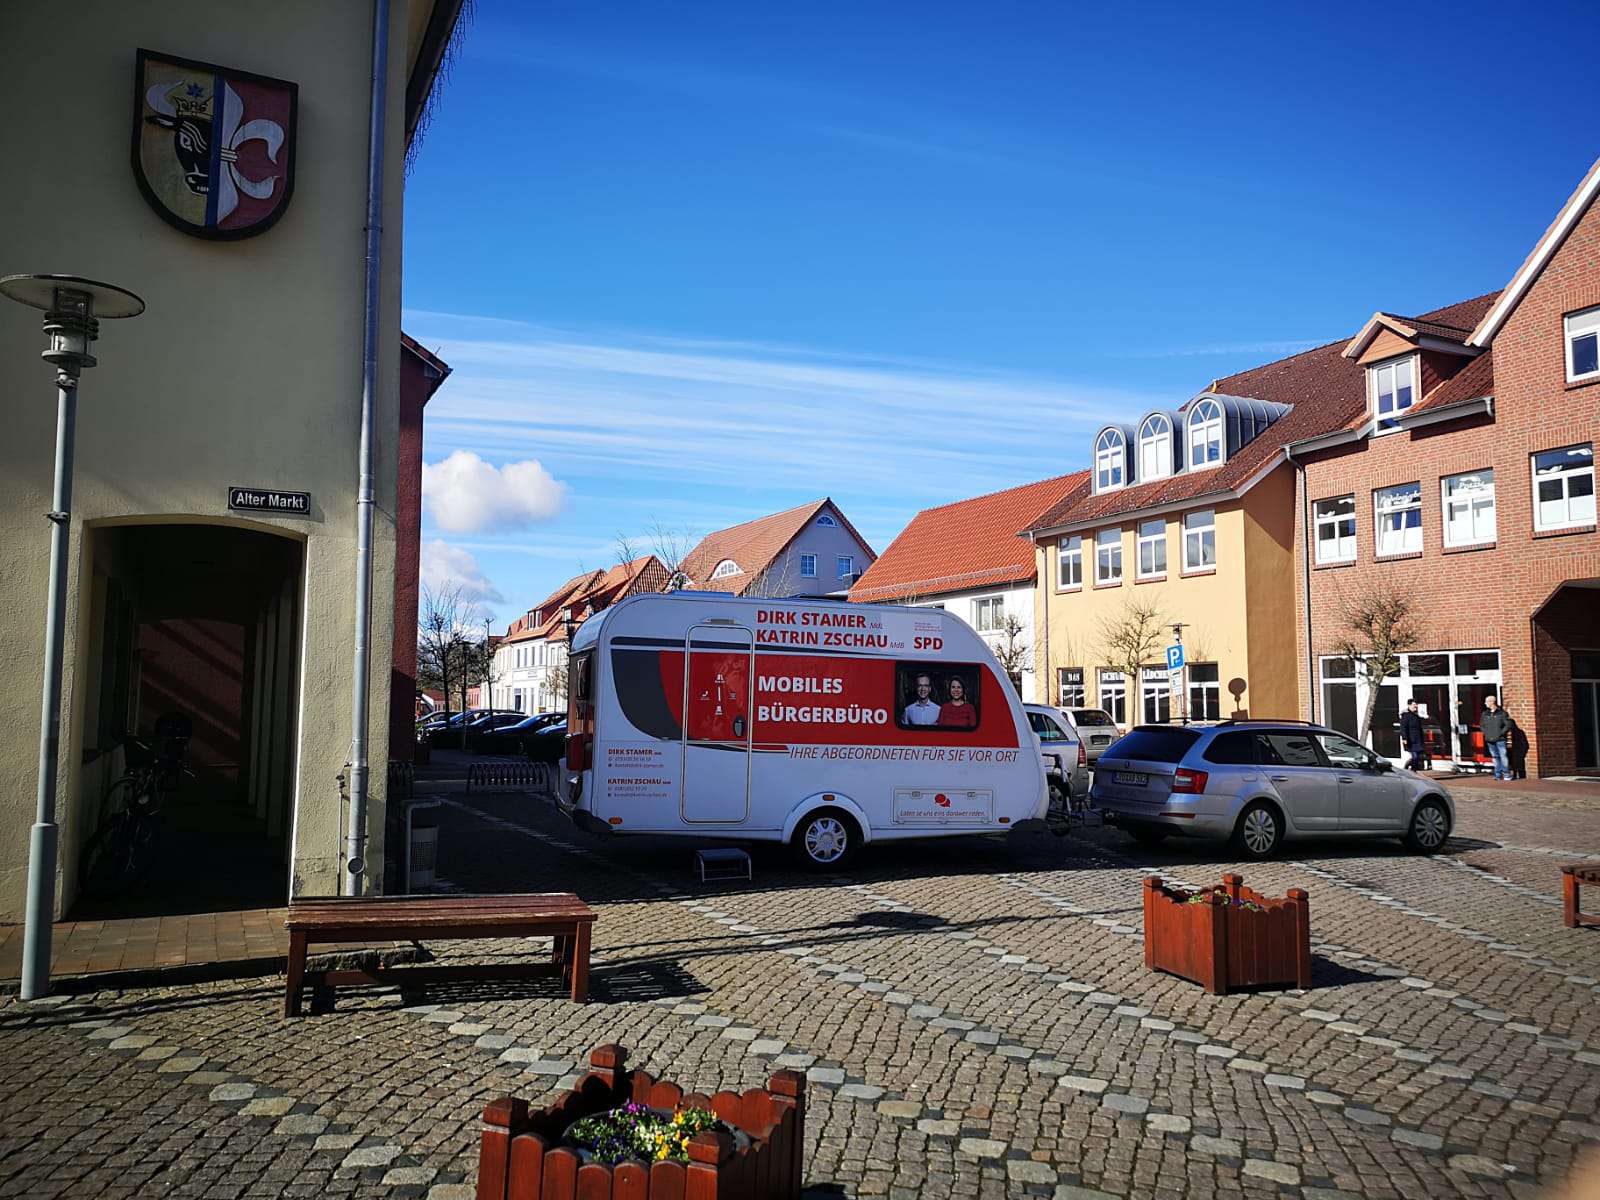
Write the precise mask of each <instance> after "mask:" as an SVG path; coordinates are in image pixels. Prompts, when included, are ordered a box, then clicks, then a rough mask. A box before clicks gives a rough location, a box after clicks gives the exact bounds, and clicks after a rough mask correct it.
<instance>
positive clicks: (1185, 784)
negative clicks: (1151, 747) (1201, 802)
mask: <svg viewBox="0 0 1600 1200" xmlns="http://www.w3.org/2000/svg"><path fill="white" fill-rule="evenodd" d="M1209 778H1210V776H1209V775H1208V774H1207V773H1206V772H1204V771H1191V770H1190V769H1189V768H1188V767H1179V768H1178V769H1177V770H1176V771H1174V772H1173V773H1172V790H1173V791H1174V792H1179V793H1182V794H1185V795H1190V796H1198V795H1199V794H1200V793H1201V792H1203V791H1205V790H1206V780H1207V779H1209Z"/></svg>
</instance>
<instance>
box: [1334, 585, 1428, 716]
mask: <svg viewBox="0 0 1600 1200" xmlns="http://www.w3.org/2000/svg"><path fill="white" fill-rule="evenodd" d="M1420 640H1421V633H1420V632H1419V630H1418V628H1417V608H1416V605H1415V603H1413V602H1412V599H1411V597H1410V596H1408V595H1406V594H1405V593H1404V592H1402V591H1400V590H1399V589H1397V588H1394V587H1391V586H1387V585H1384V584H1378V583H1373V584H1368V585H1366V586H1363V587H1361V588H1360V589H1359V590H1357V591H1356V592H1355V593H1354V594H1353V595H1350V596H1347V597H1346V598H1345V602H1344V607H1343V610H1342V611H1341V612H1340V614H1339V634H1338V640H1336V641H1335V642H1334V650H1335V651H1336V652H1337V653H1338V654H1340V655H1341V656H1342V657H1344V658H1348V659H1349V660H1350V661H1351V663H1352V664H1354V665H1355V666H1356V667H1357V668H1358V669H1359V670H1361V671H1362V672H1364V673H1365V675H1366V679H1367V706H1366V710H1365V711H1364V712H1363V713H1362V714H1361V738H1360V740H1361V741H1363V742H1365V741H1366V740H1367V734H1368V732H1369V731H1370V730H1371V728H1372V715H1373V713H1375V712H1376V711H1377V709H1378V691H1379V689H1380V688H1382V686H1383V681H1384V680H1385V679H1388V678H1389V677H1390V676H1391V675H1398V674H1399V673H1400V656H1401V655H1402V654H1404V653H1405V652H1406V651H1407V650H1410V649H1412V648H1413V647H1415V646H1416V645H1417V643H1418V642H1419V641H1420Z"/></svg>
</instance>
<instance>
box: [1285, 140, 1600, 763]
mask: <svg viewBox="0 0 1600 1200" xmlns="http://www.w3.org/2000/svg"><path fill="white" fill-rule="evenodd" d="M1597 193H1600V162H1597V163H1596V164H1595V166H1594V167H1593V168H1591V170H1590V171H1589V173H1588V175H1587V176H1586V177H1585V178H1584V180H1583V182H1582V183H1581V184H1580V185H1579V187H1578V189H1577V190H1576V191H1575V192H1574V193H1573V195H1572V197H1571V198H1570V199H1569V200H1568V201H1567V203H1566V205H1564V206H1563V208H1562V209H1561V212H1560V213H1559V214H1558V216H1557V218H1556V220H1555V221H1554V222H1553V223H1552V224H1551V226H1550V227H1549V229H1547V230H1546V231H1545V233H1544V235H1543V236H1542V237H1541V238H1540V239H1539V241H1538V243H1537V244H1536V245H1535V247H1534V249H1533V252H1532V253H1531V254H1530V255H1529V256H1528V258H1527V260H1526V261H1525V262H1524V263H1523V265H1522V266H1521V268H1519V269H1518V271H1517V272H1516V274H1515V275H1514V276H1513V278H1512V280H1511V282H1510V283H1509V284H1508V285H1507V286H1506V288H1505V289H1504V291H1502V292H1499V293H1495V294H1492V295H1489V296H1484V297H1479V298H1478V299H1477V300H1473V301H1467V302H1465V303H1462V304H1458V305H1455V306H1453V307H1452V308H1450V309H1444V310H1440V311H1438V312H1435V313H1430V314H1429V317H1428V319H1426V320H1422V319H1416V318H1407V317H1403V316H1398V315H1395V314H1390V313H1377V314H1375V315H1374V316H1373V318H1372V320H1371V321H1369V322H1368V324H1367V326H1366V327H1365V328H1364V329H1363V330H1362V331H1361V333H1360V334H1358V335H1357V336H1356V338H1355V339H1354V340H1353V341H1351V342H1350V344H1349V345H1348V346H1347V347H1346V348H1345V351H1344V353H1345V357H1346V358H1348V359H1349V360H1351V361H1352V362H1353V363H1354V364H1356V365H1358V366H1359V367H1360V368H1361V369H1362V370H1363V371H1364V372H1365V376H1366V381H1367V387H1366V392H1367V396H1366V404H1365V407H1364V408H1363V409H1362V410H1361V411H1360V412H1358V413H1356V414H1354V415H1353V416H1352V419H1351V421H1350V422H1349V424H1348V425H1347V426H1346V427H1345V428H1344V429H1342V430H1339V431H1336V432H1334V433H1331V434H1325V435H1323V436H1320V437H1315V438H1310V439H1305V440H1302V441H1298V442H1295V443H1292V444H1291V445H1290V446H1289V454H1290V457H1291V459H1292V460H1293V461H1294V462H1296V463H1298V464H1299V465H1300V466H1301V474H1300V478H1299V480H1298V486H1297V495H1296V502H1297V510H1298V515H1299V519H1300V525H1301V529H1300V537H1299V540H1298V546H1297V562H1296V567H1297V569H1296V572H1295V576H1296V578H1295V588H1296V594H1295V599H1296V605H1297V610H1298V612H1299V615H1300V621H1301V641H1302V650H1303V653H1304V654H1305V668H1306V669H1305V670H1304V671H1302V673H1301V680H1302V689H1301V694H1302V701H1303V702H1304V703H1305V704H1306V705H1307V708H1308V711H1310V712H1311V713H1312V714H1313V715H1314V717H1315V718H1316V719H1317V720H1320V721H1325V722H1327V723H1329V724H1331V725H1333V726H1335V727H1337V728H1342V729H1345V730H1347V731H1349V732H1352V733H1354V732H1356V729H1357V726H1358V724H1359V721H1360V719H1361V715H1362V713H1363V712H1364V710H1365V704H1366V701H1367V698H1368V696H1369V694H1370V684H1371V681H1370V680H1369V679H1368V678H1367V677H1366V674H1365V672H1364V669H1363V668H1361V667H1359V666H1357V665H1355V664H1352V662H1351V661H1350V660H1349V659H1348V658H1344V657H1342V656H1341V655H1340V654H1339V652H1338V644H1339V642H1340V640H1341V628H1340V627H1341V625H1342V623H1343V620H1342V617H1343V614H1344V613H1345V612H1346V611H1347V609H1348V606H1349V605H1350V604H1351V603H1352V602H1353V601H1355V600H1357V599H1359V598H1361V597H1363V596H1371V595H1374V594H1378V593H1381V592H1383V591H1384V590H1387V589H1396V590H1398V591H1400V592H1402V593H1404V594H1405V595H1407V596H1409V597H1410V598H1411V599H1412V600H1414V601H1415V603H1416V607H1417V610H1418V618H1417V623H1418V627H1419V635H1420V636H1419V639H1418V642H1417V644H1416V648H1415V649H1414V650H1412V651H1410V652H1408V653H1406V654H1405V655H1404V656H1403V658H1402V668H1401V671H1400V673H1399V675H1397V676H1394V677H1391V678H1389V679H1386V680H1384V681H1383V682H1382V683H1381V684H1380V685H1379V687H1378V689H1377V691H1378V703H1377V709H1376V711H1375V713H1374V716H1373V720H1372V731H1371V734H1370V737H1369V741H1370V743H1371V744H1372V745H1373V746H1374V748H1375V749H1377V750H1379V751H1380V752H1382V753H1384V754H1386V755H1388V756H1389V757H1391V758H1395V759H1398V758H1399V757H1400V746H1399V738H1398V733H1397V732H1396V728H1395V722H1396V721H1397V719H1398V714H1399V712H1400V710H1401V709H1402V708H1403V707H1404V703H1405V701H1406V700H1408V699H1410V698H1412V697H1415V698H1416V699H1417V700H1418V701H1419V702H1420V703H1421V706H1422V709H1423V712H1424V716H1425V719H1426V721H1427V723H1428V724H1429V725H1431V726H1432V728H1431V729H1430V745H1431V747H1432V750H1433V753H1434V756H1435V758H1436V759H1452V758H1453V759H1455V760H1457V761H1460V762H1478V763H1482V762H1484V761H1485V759H1486V756H1485V755H1484V753H1483V747H1482V739H1481V736H1480V735H1479V734H1478V731H1477V728H1476V726H1477V721H1478V717H1479V714H1480V713H1481V711H1482V708H1483V699H1484V697H1485V696H1486V695H1489V694H1491V693H1493V694H1496V695H1498V696H1500V697H1501V699H1502V702H1503V703H1504V704H1505V705H1506V707H1507V709H1508V710H1509V711H1510V713H1511V715H1512V716H1513V717H1514V718H1515V720H1516V721H1517V723H1518V725H1519V726H1520V728H1521V730H1522V732H1523V733H1524V734H1525V735H1526V745H1525V747H1524V749H1525V753H1526V769H1527V772H1528V773H1529V774H1530V775H1563V774H1569V773H1572V772H1575V771H1594V770H1597V769H1600V592H1596V591H1595V590H1594V589H1595V588H1597V587H1600V534H1597V532H1596V520H1595V495H1594V446H1595V443H1596V442H1600V362H1597V347H1600V203H1596V196H1597ZM1308 631H1309V632H1308ZM1308 674H1309V679H1310V681H1311V682H1310V686H1309V688H1308V687H1307V686H1306V682H1305V681H1306V680H1307V677H1308ZM1308 693H1309V694H1308Z"/></svg>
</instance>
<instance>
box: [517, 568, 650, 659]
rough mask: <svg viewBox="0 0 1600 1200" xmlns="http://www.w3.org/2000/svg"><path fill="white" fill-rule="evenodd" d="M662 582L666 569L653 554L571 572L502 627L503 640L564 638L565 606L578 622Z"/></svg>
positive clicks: (648, 590) (647, 590) (520, 640)
mask: <svg viewBox="0 0 1600 1200" xmlns="http://www.w3.org/2000/svg"><path fill="white" fill-rule="evenodd" d="M666 585H667V569H666V568H665V567H664V566H662V565H661V560H660V559H659V558H657V557H656V556H655V555H654V554H647V555H645V556H644V557H643V558H636V559H634V560H633V561H632V562H625V563H619V564H618V565H617V566H614V567H612V568H611V569H610V570H606V571H598V570H597V571H586V572H584V573H583V574H582V575H574V576H573V577H572V578H571V579H569V580H567V581H566V582H565V583H563V584H562V585H561V586H560V587H558V588H557V589H556V590H555V591H553V592H551V593H550V595H548V596H547V597H545V599H544V601H543V602H542V603H540V604H537V605H535V606H534V607H533V608H530V609H529V610H528V611H527V612H526V613H524V614H523V615H522V616H520V617H518V618H517V619H516V620H515V621H513V622H512V623H511V625H510V626H509V627H508V628H507V629H506V638H505V640H506V641H508V642H528V641H539V640H541V639H545V638H555V639H556V640H557V641H565V640H566V636H567V634H566V619H567V611H568V610H569V609H571V610H573V616H574V618H575V619H576V620H579V621H582V620H583V619H584V618H585V617H587V616H589V615H590V614H592V613H597V612H599V611H600V610H601V609H602V608H609V607H610V606H611V605H613V604H615V603H616V602H617V601H618V600H621V599H622V598H623V597H625V596H631V595H634V594H635V593H636V592H659V591H660V590H661V589H662V588H664V587H666ZM535 618H542V619H539V620H535Z"/></svg>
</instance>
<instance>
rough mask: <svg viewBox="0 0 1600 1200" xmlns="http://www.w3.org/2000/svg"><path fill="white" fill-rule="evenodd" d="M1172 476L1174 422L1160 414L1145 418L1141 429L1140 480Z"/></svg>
mask: <svg viewBox="0 0 1600 1200" xmlns="http://www.w3.org/2000/svg"><path fill="white" fill-rule="evenodd" d="M1171 474H1172V422H1171V421H1169V420H1167V418H1166V417H1163V416H1161V415H1160V414H1155V415H1152V416H1149V417H1146V418H1145V422H1144V424H1143V425H1141V426H1140V427H1139V478H1140V479H1161V478H1164V477H1165V476H1167V475H1171Z"/></svg>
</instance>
